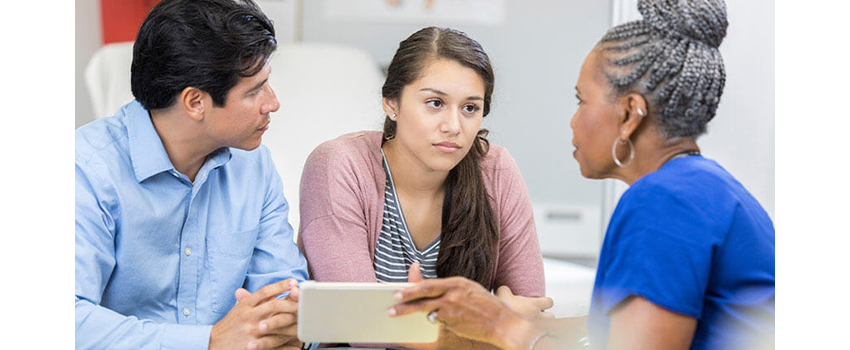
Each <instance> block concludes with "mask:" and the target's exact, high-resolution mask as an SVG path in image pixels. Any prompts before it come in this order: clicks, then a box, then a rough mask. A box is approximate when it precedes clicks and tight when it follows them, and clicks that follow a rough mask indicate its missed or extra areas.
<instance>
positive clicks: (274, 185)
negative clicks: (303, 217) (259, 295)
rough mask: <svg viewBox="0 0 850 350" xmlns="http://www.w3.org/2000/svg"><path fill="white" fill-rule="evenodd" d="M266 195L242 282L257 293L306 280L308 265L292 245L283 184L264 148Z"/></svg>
mask: <svg viewBox="0 0 850 350" xmlns="http://www.w3.org/2000/svg"><path fill="white" fill-rule="evenodd" d="M263 161H264V162H265V163H266V164H267V165H268V166H267V167H266V178H267V183H268V186H267V191H266V195H265V200H264V204H263V212H262V217H261V218H260V226H259V231H258V233H257V242H256V245H255V246H254V252H253V256H252V258H251V264H250V266H249V268H248V273H247V277H246V280H245V288H246V289H248V290H249V291H250V292H252V293H253V292H256V291H257V290H259V289H260V288H262V287H263V286H266V285H268V284H271V283H276V282H278V281H282V280H284V279H288V278H295V279H297V280H298V281H299V282H301V281H304V280H306V279H307V278H308V276H307V261H306V260H305V259H304V256H303V255H301V252H300V251H299V250H298V246H297V245H296V244H295V239H294V232H293V229H292V225H290V224H289V203H288V202H287V201H286V198H285V197H284V195H283V182H282V181H281V179H280V175H279V174H278V173H277V170H276V168H275V166H274V162H273V161H272V159H271V154H270V153H269V151H268V149H267V148H265V147H264V148H263Z"/></svg>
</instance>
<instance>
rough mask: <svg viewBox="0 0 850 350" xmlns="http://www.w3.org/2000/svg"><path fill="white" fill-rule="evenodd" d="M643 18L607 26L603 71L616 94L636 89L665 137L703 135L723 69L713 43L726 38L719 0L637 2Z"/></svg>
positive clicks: (714, 106)
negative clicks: (612, 26) (645, 99)
mask: <svg viewBox="0 0 850 350" xmlns="http://www.w3.org/2000/svg"><path fill="white" fill-rule="evenodd" d="M638 11H640V13H641V15H642V16H643V19H642V20H638V21H633V22H628V23H625V24H622V25H619V26H616V27H614V28H611V29H610V30H609V31H608V32H607V33H606V34H605V36H604V37H602V39H601V40H600V42H599V44H598V48H599V49H600V52H601V53H602V56H603V63H604V64H603V68H602V69H603V71H604V73H605V76H606V77H607V78H608V82H609V83H610V84H611V86H612V87H613V89H614V91H615V93H616V94H617V95H618V96H620V95H623V94H626V93H631V92H637V93H639V94H641V95H643V96H644V97H645V98H647V99H648V101H647V103H649V109H650V110H651V111H652V110H653V109H654V114H655V115H656V116H657V118H658V121H659V123H660V128H661V132H662V133H663V134H664V136H665V137H667V138H675V137H693V138H696V137H697V136H699V135H701V134H703V133H705V128H706V124H708V122H709V121H710V120H711V119H712V118H714V115H715V112H716V110H717V105H718V104H719V102H720V96H721V95H722V93H723V87H724V85H725V83H726V70H725V68H724V65H723V58H722V57H721V56H720V51H719V50H718V47H719V46H720V43H721V42H722V41H723V38H724V37H725V36H726V27H727V26H728V22H727V20H726V3H725V2H724V1H723V0H640V1H638Z"/></svg>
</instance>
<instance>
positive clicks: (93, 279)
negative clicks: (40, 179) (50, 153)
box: [74, 164, 212, 350]
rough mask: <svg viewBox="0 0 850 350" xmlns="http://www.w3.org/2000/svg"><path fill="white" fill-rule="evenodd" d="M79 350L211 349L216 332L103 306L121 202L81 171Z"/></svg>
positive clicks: (77, 272)
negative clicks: (116, 211) (117, 206)
mask: <svg viewBox="0 0 850 350" xmlns="http://www.w3.org/2000/svg"><path fill="white" fill-rule="evenodd" d="M74 189H75V191H74V193H75V231H76V236H75V240H74V294H75V295H74V329H75V342H76V344H75V345H76V346H75V348H76V349H116V348H117V349H175V350H176V349H206V348H207V347H208V345H209V338H210V331H211V329H212V326H195V325H174V324H160V323H155V322H153V321H150V320H139V319H138V318H136V317H128V316H124V315H121V314H119V313H117V312H115V311H112V310H109V309H107V308H105V307H102V306H100V302H101V296H102V295H103V291H104V289H105V288H106V283H107V282H108V281H109V276H110V275H111V274H112V270H113V269H114V267H115V251H114V247H115V236H114V234H115V220H114V217H113V212H114V205H113V204H114V203H115V196H114V194H112V195H110V191H109V190H108V189H107V188H105V187H103V186H101V185H100V184H99V183H98V182H97V180H96V177H94V176H91V175H90V174H87V173H86V172H85V171H83V169H81V168H80V166H79V164H78V165H77V166H76V167H75V188H74Z"/></svg>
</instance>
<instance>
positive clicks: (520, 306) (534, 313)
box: [496, 286, 555, 321]
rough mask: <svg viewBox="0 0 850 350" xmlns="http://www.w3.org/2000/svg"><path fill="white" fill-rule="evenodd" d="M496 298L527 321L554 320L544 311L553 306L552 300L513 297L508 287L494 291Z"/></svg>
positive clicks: (552, 315) (550, 314)
mask: <svg viewBox="0 0 850 350" xmlns="http://www.w3.org/2000/svg"><path fill="white" fill-rule="evenodd" d="M496 296H497V297H499V299H502V301H504V302H505V303H506V304H508V306H510V307H511V310H514V311H516V312H517V313H519V314H520V315H522V317H525V318H526V319H528V320H529V321H534V320H536V319H538V318H548V319H554V318H555V315H554V314H552V313H550V312H545V310H548V309H551V308H552V306H554V305H555V302H554V301H553V300H552V298H548V297H540V298H527V297H523V296H519V295H514V293H513V292H512V291H511V289H510V288H508V286H501V287H499V288H498V289H496Z"/></svg>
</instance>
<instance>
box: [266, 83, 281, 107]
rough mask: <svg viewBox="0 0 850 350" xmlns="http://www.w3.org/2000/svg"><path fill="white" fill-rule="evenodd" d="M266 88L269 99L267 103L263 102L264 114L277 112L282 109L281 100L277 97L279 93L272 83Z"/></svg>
mask: <svg viewBox="0 0 850 350" xmlns="http://www.w3.org/2000/svg"><path fill="white" fill-rule="evenodd" d="M266 89H267V92H268V99H267V100H266V103H265V104H263V114H268V113H271V112H277V110H278V109H280V101H279V100H278V99H277V94H275V92H274V89H273V88H272V86H271V85H266Z"/></svg>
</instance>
